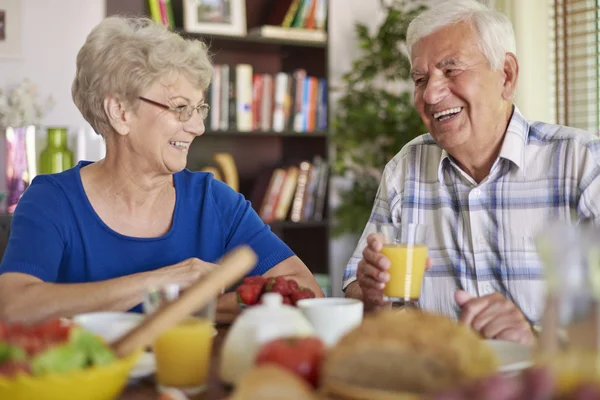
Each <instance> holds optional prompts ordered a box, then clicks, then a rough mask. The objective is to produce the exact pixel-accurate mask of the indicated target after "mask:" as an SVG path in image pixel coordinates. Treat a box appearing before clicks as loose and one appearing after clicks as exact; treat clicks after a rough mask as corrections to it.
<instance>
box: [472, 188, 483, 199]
mask: <svg viewBox="0 0 600 400" xmlns="http://www.w3.org/2000/svg"><path fill="white" fill-rule="evenodd" d="M473 195H474V196H475V197H479V196H481V190H479V189H475V190H473Z"/></svg>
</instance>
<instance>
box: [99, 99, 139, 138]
mask: <svg viewBox="0 0 600 400" xmlns="http://www.w3.org/2000/svg"><path fill="white" fill-rule="evenodd" d="M104 112H105V113H106V116H107V117H108V120H109V122H110V125H111V126H112V127H113V129H114V130H115V132H117V133H118V134H119V135H127V134H129V131H130V128H131V126H130V125H131V117H132V115H131V111H130V109H128V108H127V107H126V102H125V101H123V100H121V99H119V98H118V97H115V96H107V97H106V98H105V99H104Z"/></svg>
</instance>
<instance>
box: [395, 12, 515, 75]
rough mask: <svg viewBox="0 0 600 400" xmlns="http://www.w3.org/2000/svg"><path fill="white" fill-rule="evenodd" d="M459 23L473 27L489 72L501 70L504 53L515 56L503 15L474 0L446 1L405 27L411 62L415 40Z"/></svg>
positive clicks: (508, 21)
mask: <svg viewBox="0 0 600 400" xmlns="http://www.w3.org/2000/svg"><path fill="white" fill-rule="evenodd" d="M459 22H471V23H472V24H473V26H474V27H475V29H476V30H477V33H478V34H479V39H480V42H479V48H480V50H481V52H482V53H483V55H484V56H485V58H486V59H487V60H488V63H489V65H490V67H491V68H492V69H493V70H498V69H499V68H501V67H502V65H503V63H504V56H505V55H506V53H513V54H516V51H517V50H516V48H517V45H516V41H515V33H514V30H513V27H512V24H511V22H510V20H509V19H508V17H507V16H506V15H504V14H502V13H500V12H498V11H496V10H494V9H491V8H489V7H487V6H485V5H483V4H481V3H479V2H477V1H475V0H449V1H445V2H444V3H442V4H440V5H438V6H436V7H433V8H430V9H428V10H426V11H424V12H423V13H421V14H420V15H419V16H418V17H416V18H415V19H414V20H413V21H412V22H411V23H410V25H409V26H408V30H407V32H406V46H407V48H408V56H409V58H410V59H411V62H412V57H411V53H412V50H413V46H414V45H415V44H416V43H417V42H418V41H419V40H421V39H423V38H424V37H426V36H429V35H431V34H432V33H434V32H436V31H438V30H440V29H442V28H445V27H447V26H449V25H454V24H457V23H459Z"/></svg>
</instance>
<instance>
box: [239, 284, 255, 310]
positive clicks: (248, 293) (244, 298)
mask: <svg viewBox="0 0 600 400" xmlns="http://www.w3.org/2000/svg"><path fill="white" fill-rule="evenodd" d="M235 291H236V292H237V298H238V303H241V304H246V305H248V306H252V305H254V304H256V303H257V302H258V299H259V297H260V294H261V292H262V287H261V286H260V285H256V284H251V283H242V284H241V285H240V286H238V287H237V289H236V290H235Z"/></svg>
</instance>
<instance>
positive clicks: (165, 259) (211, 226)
mask: <svg viewBox="0 0 600 400" xmlns="http://www.w3.org/2000/svg"><path fill="white" fill-rule="evenodd" d="M88 164H90V162H88V161H82V162H80V163H79V164H78V165H77V166H75V167H74V168H72V169H70V170H68V171H65V172H62V173H59V174H52V175H39V176H37V177H36V178H35V179H34V180H33V182H32V184H31V186H30V187H29V188H28V189H27V190H26V191H25V193H24V194H23V196H22V197H21V199H20V200H19V203H18V205H17V208H16V210H15V213H14V216H13V221H12V227H11V234H10V239H9V241H8V246H7V248H6V252H5V254H4V258H3V259H2V263H1V264H0V273H4V272H22V273H26V274H29V275H33V276H36V277H38V278H39V279H41V280H43V281H46V282H57V283H81V282H96V281H102V280H107V279H111V278H116V277H120V276H124V275H130V274H134V273H138V272H145V271H152V270H155V269H157V268H161V267H165V266H168V265H172V264H176V263H178V262H180V261H183V260H185V259H187V258H190V257H197V258H199V259H201V260H203V261H207V262H215V261H217V260H218V259H219V258H220V257H222V256H223V254H225V253H226V252H228V251H229V250H231V249H233V248H235V247H236V246H239V245H242V244H248V245H250V246H251V247H252V248H253V249H254V251H255V252H256V253H257V255H258V259H259V262H258V264H257V266H256V267H255V268H254V269H253V270H252V271H251V272H250V274H249V275H261V274H263V273H265V272H266V271H268V270H269V269H270V268H272V267H273V266H275V265H277V264H278V263H280V262H281V261H283V260H285V259H287V258H289V257H290V256H292V255H293V253H292V251H291V250H290V249H289V247H287V246H286V245H285V244H284V243H283V242H282V241H281V240H280V239H279V238H278V237H277V236H276V235H275V234H274V233H273V232H271V230H270V228H269V227H268V226H267V225H265V224H264V223H263V222H262V221H261V220H260V218H259V217H258V215H257V214H256V212H255V211H254V210H253V209H252V207H251V205H250V202H249V201H247V200H246V199H245V198H244V197H243V196H242V195H241V194H239V193H237V192H235V191H234V190H233V189H231V188H230V187H229V186H227V185H226V184H225V183H223V182H220V181H218V180H215V179H213V175H212V174H210V173H203V172H191V171H189V170H187V169H186V170H183V171H181V172H178V173H176V174H175V175H174V179H173V180H174V185H175V193H176V201H175V211H174V213H173V223H172V225H171V228H170V230H169V231H168V232H167V233H166V234H165V235H163V236H160V237H156V238H137V237H129V236H125V235H122V234H119V233H117V232H115V231H114V230H112V229H111V228H109V227H108V226H107V225H106V224H105V223H104V222H103V221H102V220H101V219H100V217H99V216H98V214H96V212H95V211H94V209H93V208H92V205H91V203H90V202H89V200H88V198H87V195H86V194H85V191H84V189H83V184H82V182H81V175H80V169H81V168H82V167H85V166H86V165H88ZM136 310H137V311H139V306H138V307H137V308H136Z"/></svg>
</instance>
